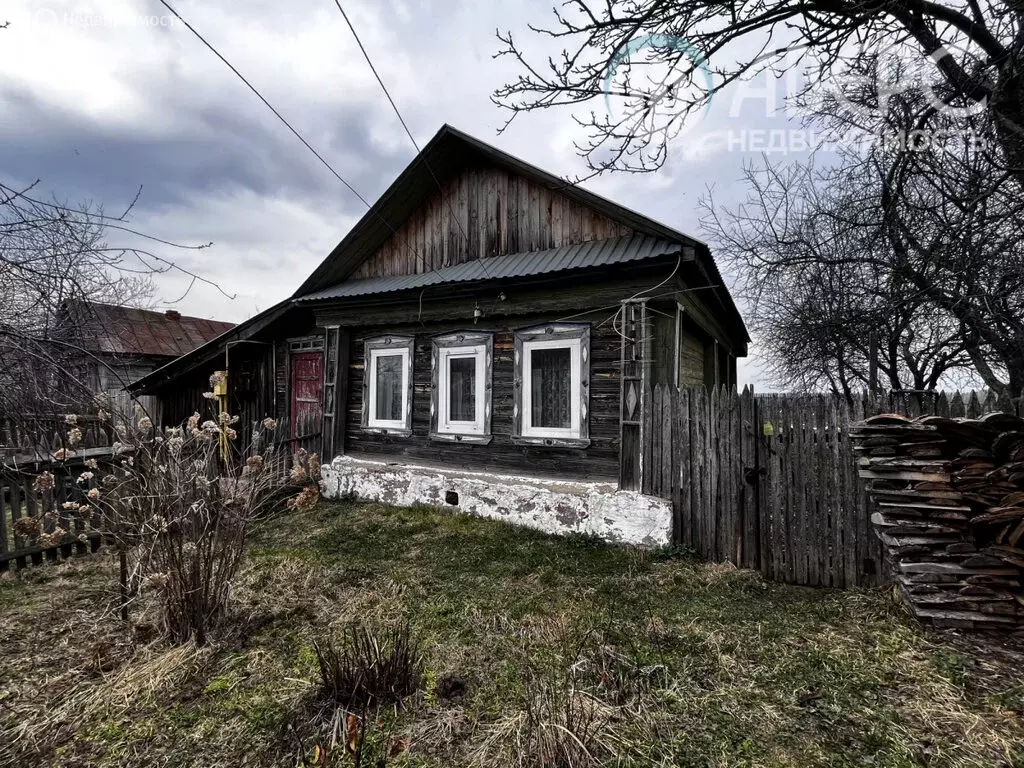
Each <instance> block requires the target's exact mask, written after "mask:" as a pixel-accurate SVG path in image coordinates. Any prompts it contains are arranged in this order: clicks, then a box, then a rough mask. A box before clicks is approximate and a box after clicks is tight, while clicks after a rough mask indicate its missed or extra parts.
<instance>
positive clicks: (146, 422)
mask: <svg viewBox="0 0 1024 768" xmlns="http://www.w3.org/2000/svg"><path fill="white" fill-rule="evenodd" d="M136 426H137V427H138V428H139V429H140V430H142V431H143V432H148V431H149V430H151V429H152V428H153V420H152V419H151V418H149V416H143V417H142V418H141V419H139V421H138V423H137V424H136Z"/></svg>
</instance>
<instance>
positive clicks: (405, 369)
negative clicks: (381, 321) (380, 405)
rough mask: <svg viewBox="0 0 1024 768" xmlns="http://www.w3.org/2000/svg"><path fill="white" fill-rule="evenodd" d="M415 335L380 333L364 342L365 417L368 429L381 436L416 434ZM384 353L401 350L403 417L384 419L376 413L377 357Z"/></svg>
mask: <svg viewBox="0 0 1024 768" xmlns="http://www.w3.org/2000/svg"><path fill="white" fill-rule="evenodd" d="M414 341H415V340H414V338H413V337H412V336H380V337H378V338H374V339H368V340H367V341H366V342H364V345H363V347H364V351H365V358H364V365H363V418H362V427H363V431H364V432H370V433H373V434H378V435H396V436H399V437H408V436H410V435H412V390H413V386H412V375H413V352H414V349H413V347H414ZM382 353H387V354H389V355H393V354H396V353H398V354H399V355H400V356H401V357H402V358H403V361H402V388H403V390H404V395H405V397H404V400H403V408H402V418H401V419H396V420H394V421H392V420H390V419H388V420H380V419H377V418H375V417H374V416H373V405H374V404H375V402H376V391H375V386H374V385H375V384H376V381H377V376H376V370H377V364H376V361H377V358H378V357H382V356H384V355H382Z"/></svg>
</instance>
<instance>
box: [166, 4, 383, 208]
mask: <svg viewBox="0 0 1024 768" xmlns="http://www.w3.org/2000/svg"><path fill="white" fill-rule="evenodd" d="M160 4H161V5H162V6H163V7H164V8H166V9H167V10H168V11H170V12H171V13H172V14H174V16H175V17H176V18H177V19H178V21H180V22H181V23H182V24H184V25H185V26H186V27H187V28H188V31H189V32H191V33H192V34H193V35H195V36H196V37H198V38H199V40H200V41H201V42H202V44H203V45H205V46H206V47H207V48H209V49H210V51H211V52H212V53H213V55H214V56H216V57H217V58H218V59H220V60H221V61H222V62H224V64H225V65H226V66H227V68H228V69H230V70H231V71H232V72H234V73H235V76H236V77H237V78H238V79H239V80H241V81H242V82H243V83H245V84H246V86H248V88H249V90H250V91H252V92H253V93H255V94H256V98H258V99H259V100H260V101H262V102H263V104H264V105H265V106H266V107H267V109H269V110H270V111H271V112H273V113H274V116H275V117H276V118H277V119H278V120H280V121H281V122H282V123H284V125H285V127H286V128H288V130H289V131H291V132H292V133H293V134H295V138H297V139H298V140H299V141H301V142H302V143H303V144H304V145H305V147H306V149H308V150H309V151H310V152H312V153H313V154H314V155H315V156H316V159H317V160H319V161H320V162H321V163H323V165H324V167H325V168H326V169H327V170H329V171H330V172H331V173H332V174H334V177H335V178H336V179H337V180H338V181H340V182H341V183H342V184H344V185H345V186H346V187H348V189H349V191H350V192H351V193H352V194H353V195H355V196H356V197H358V198H359V199H360V200H361V201H362V203H363V205H365V206H366V207H367V208H371V207H372V206H371V205H370V203H368V202H367V201H366V198H364V197H363V196H362V195H360V194H359V192H358V191H357V190H356V188H355V187H353V186H352V185H351V184H349V183H348V182H347V181H345V179H344V178H343V177H342V175H341V174H340V173H338V172H337V171H336V170H334V167H333V166H332V165H331V164H330V163H328V162H327V161H326V160H325V159H324V157H323V155H321V154H320V153H319V152H317V151H316V150H315V149H313V145H312V144H310V143H309V142H308V141H306V139H305V138H304V137H303V135H302V134H301V133H299V132H298V131H297V130H295V128H294V127H293V126H292V124H291V123H289V122H288V121H287V120H286V119H285V117H284V115H282V114H281V113H280V112H278V111H277V109H275V108H274V105H273V104H271V103H270V102H269V101H267V100H266V99H265V98H264V97H263V94H262V93H260V92H259V91H258V90H256V86H254V85H253V84H252V83H250V82H249V81H248V80H247V79H246V77H245V75H243V74H242V73H241V72H239V71H238V70H237V69H235V66H234V65H233V64H232V63H231V62H230V61H228V60H227V59H226V58H224V57H223V56H222V55H221V54H220V51H218V50H217V49H216V48H214V47H213V45H211V44H210V42H209V41H208V40H207V39H206V38H205V37H203V36H202V35H201V34H199V32H198V30H196V28H195V27H193V26H192V25H191V24H189V23H188V22H187V21H185V19H184V18H182V16H181V14H180V13H178V12H177V11H176V10H174V8H173V7H171V4H170V3H168V2H167V0H160Z"/></svg>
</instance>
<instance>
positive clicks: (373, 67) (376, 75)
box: [334, 0, 436, 181]
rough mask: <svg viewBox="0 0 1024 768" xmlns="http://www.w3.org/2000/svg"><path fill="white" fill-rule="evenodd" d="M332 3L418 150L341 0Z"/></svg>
mask: <svg viewBox="0 0 1024 768" xmlns="http://www.w3.org/2000/svg"><path fill="white" fill-rule="evenodd" d="M334 4H335V5H336V6H338V10H339V11H341V17H342V18H343V19H345V23H346V24H348V28H349V30H350V31H351V32H352V37H354V38H355V39H356V45H358V46H359V50H360V51H362V52H363V58H364V59H366V63H367V64H369V65H370V71H371V72H373V76H374V77H375V78H377V83H378V84H379V85H380V88H381V90H382V91H384V95H385V96H387V98H388V103H389V104H391V108H392V109H393V110H394V111H395V114H396V115H398V122H400V123H401V124H402V127H403V128H404V129H405V133H406V135H408V137H409V140H410V141H411V142H412V145H413V146H414V147H416V151H417V152H419V151H420V145H419V144H417V143H416V139H415V137H414V136H413V135H412V131H410V130H409V126H408V125H407V124H406V122H405V118H403V117H402V113H401V112H399V111H398V105H397V104H395V100H394V99H393V98H391V93H390V92H389V91H388V87H387V86H386V85H384V81H383V80H382V79H381V76H380V74H379V73H378V72H377V68H376V67H375V66H373V61H372V60H371V59H370V54H369V53H367V51H366V46H364V45H363V41H362V40H360V39H359V33H358V32H356V28H355V27H354V26H353V25H352V21H351V19H349V17H348V14H347V13H345V9H344V8H343V7H342V6H341V0H334ZM435 181H436V179H435Z"/></svg>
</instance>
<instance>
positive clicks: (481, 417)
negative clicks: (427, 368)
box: [430, 332, 493, 443]
mask: <svg viewBox="0 0 1024 768" xmlns="http://www.w3.org/2000/svg"><path fill="white" fill-rule="evenodd" d="M492 350H493V338H492V336H491V334H489V333H468V332H467V333H451V334H447V335H444V336H438V337H436V338H435V339H434V340H433V381H432V392H433V395H432V397H431V401H430V423H431V429H430V436H431V438H433V439H435V440H446V441H453V442H468V443H489V442H490V440H491V359H492Z"/></svg>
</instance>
